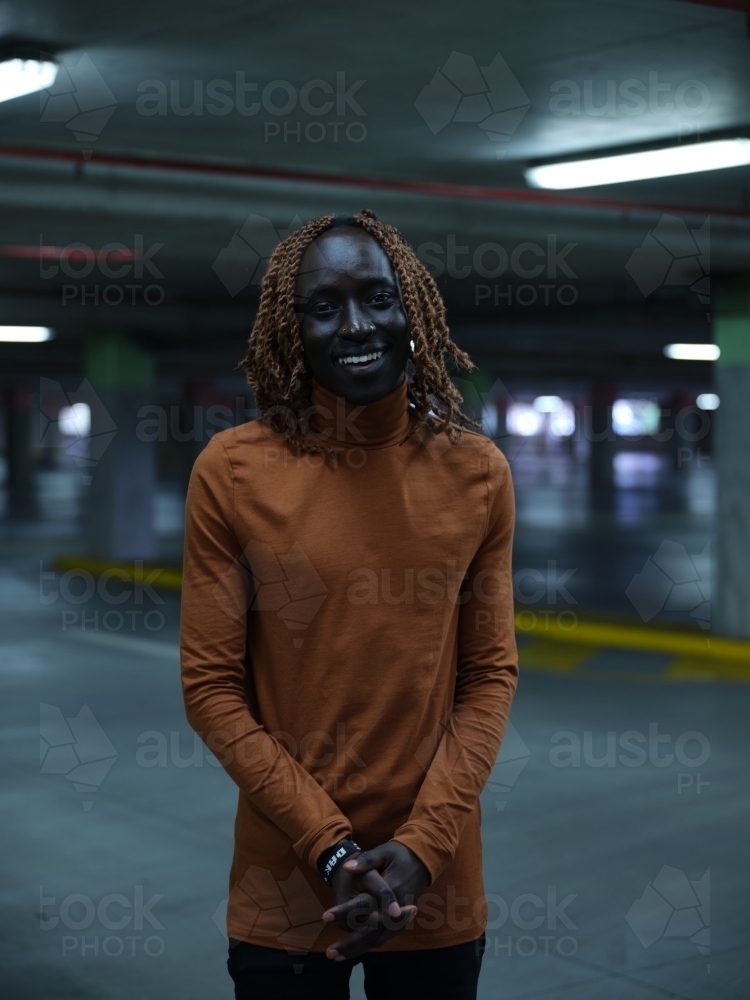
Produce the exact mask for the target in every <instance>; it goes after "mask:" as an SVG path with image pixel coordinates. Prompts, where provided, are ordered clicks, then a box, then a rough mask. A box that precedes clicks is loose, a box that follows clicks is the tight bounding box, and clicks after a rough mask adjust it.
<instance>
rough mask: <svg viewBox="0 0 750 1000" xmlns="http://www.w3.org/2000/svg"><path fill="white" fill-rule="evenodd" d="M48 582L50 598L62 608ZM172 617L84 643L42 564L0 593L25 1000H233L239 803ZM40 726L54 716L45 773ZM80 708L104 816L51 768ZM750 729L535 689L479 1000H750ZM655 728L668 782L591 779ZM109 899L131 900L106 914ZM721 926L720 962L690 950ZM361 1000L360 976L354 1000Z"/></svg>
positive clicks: (529, 680)
mask: <svg viewBox="0 0 750 1000" xmlns="http://www.w3.org/2000/svg"><path fill="white" fill-rule="evenodd" d="M42 582H43V592H44V593H45V594H51V593H52V592H53V591H54V590H55V589H56V587H58V586H59V578H58V580H57V582H55V581H54V580H49V579H45V580H44V581H42ZM162 596H163V598H164V600H165V604H164V605H160V606H159V607H158V608H157V607H155V606H153V605H150V606H148V610H151V611H154V610H156V611H159V612H161V613H162V614H163V615H164V623H163V626H162V627H159V628H154V630H153V632H152V633H150V634H149V633H148V630H147V629H145V628H144V627H143V626H142V625H140V626H139V628H138V629H137V630H136V632H135V633H133V632H130V631H128V630H127V629H122V630H119V631H117V630H116V631H113V632H107V631H106V630H104V629H103V628H101V627H100V628H99V629H98V630H96V629H93V627H92V626H91V625H89V626H88V627H87V630H86V631H85V632H82V631H81V630H80V627H79V626H80V620H79V622H78V623H76V624H75V625H71V626H69V627H67V628H66V629H65V630H64V629H63V618H62V612H63V610H65V609H66V608H67V609H68V610H70V606H69V605H67V604H64V602H61V601H60V600H57V601H52V602H51V603H49V604H44V605H43V604H40V591H39V566H38V563H36V564H35V563H33V562H32V561H31V560H30V559H28V558H20V557H17V558H15V559H13V560H6V562H5V563H4V564H3V565H2V567H1V569H0V626H1V629H0V634H1V635H2V643H1V644H0V683H1V684H2V689H3V691H2V698H0V713H1V714H2V723H3V725H2V734H3V741H4V744H5V753H4V755H3V767H2V788H1V791H0V795H1V799H0V801H1V802H2V811H3V815H4V817H5V822H4V824H3V834H2V837H3V844H2V851H1V852H0V857H2V866H3V869H4V877H3V890H2V917H1V918H0V919H1V921H2V924H1V929H2V934H1V935H0V940H1V941H2V944H1V945H0V948H2V953H3V955H2V962H1V963H0V966H1V967H2V971H1V972H0V996H2V997H3V998H7V1000H16V998H18V1000H21V998H23V1000H26V998H28V997H39V998H43V1000H73V998H75V1000H89V998H91V1000H133V998H134V997H139V998H141V1000H150V998H153V1000H163V998H165V997H179V998H180V1000H208V998H211V1000H221V998H227V1000H229V998H230V996H231V990H230V983H229V980H228V978H227V976H226V973H225V969H224V960H225V942H224V940H223V937H222V934H221V932H220V923H221V920H220V916H219V915H217V910H219V908H220V905H221V902H222V899H223V897H224V896H225V885H226V878H227V870H228V864H229V858H230V852H231V841H232V819H233V815H234V807H235V798H236V796H235V791H234V787H233V785H232V784H231V782H230V781H229V779H228V778H227V777H226V776H225V775H224V773H223V772H222V771H221V770H220V769H219V768H216V767H213V766H210V765H209V764H208V763H207V762H206V753H205V752H204V751H203V750H202V749H201V748H200V747H199V748H198V749H197V752H196V753H195V755H194V744H193V737H192V734H191V733H190V731H189V730H188V726H187V724H186V722H185V719H184V715H183V709H182V703H181V697H180V691H179V686H178V679H177V656H176V646H175V640H176V629H177V614H178V607H177V601H176V598H175V597H171V598H170V597H169V596H168V595H162ZM82 607H83V608H85V610H86V612H87V614H89V615H93V614H94V613H95V612H96V611H97V610H99V611H100V612H103V611H106V610H110V609H109V608H107V607H106V606H101V607H98V606H97V605H96V602H95V601H92V602H89V603H88V604H86V605H84V606H82ZM146 609H147V605H146V604H144V605H143V606H141V607H140V608H132V610H135V611H138V610H146ZM78 610H79V611H80V610H82V608H81V607H79V608H78ZM121 610H123V611H128V610H131V606H130V604H127V605H123V606H122V608H121ZM126 620H127V619H126ZM135 620H136V621H142V616H141V617H139V616H136V618H135ZM110 621H111V620H110ZM160 621H161V620H160V619H157V618H155V617H152V618H151V624H152V625H154V624H158V623H159V622H160ZM629 655H632V656H633V657H637V656H638V654H637V653H633V654H629ZM40 703H44V704H46V705H49V706H51V709H48V710H47V712H48V715H47V720H46V723H45V726H44V727H43V729H42V735H43V736H46V740H47V742H46V743H43V746H42V749H43V752H44V760H45V761H46V762H47V763H46V764H42V766H41V769H40V763H39V760H40V758H39V755H38V746H39V737H40ZM84 705H87V706H88V708H89V709H90V711H91V713H92V716H93V719H94V720H95V721H94V722H92V718H91V716H81V717H80V718H79V719H78V722H77V723H74V728H75V727H77V734H78V736H79V742H78V744H77V746H78V754H79V757H80V758H81V759H82V761H83V763H84V764H85V762H86V761H90V762H93V766H94V767H97V766H100V767H102V768H103V769H106V768H109V769H108V770H106V773H105V774H104V776H103V778H102V780H101V783H100V785H99V787H98V790H97V791H95V792H93V793H92V792H91V790H88V791H87V790H86V786H80V787H81V789H82V790H76V787H75V786H74V784H73V782H72V781H71V780H69V779H68V778H67V777H66V775H65V773H63V770H62V769H64V768H65V767H68V766H69V765H68V764H65V761H64V760H63V762H62V763H61V764H60V765H59V768H58V772H57V773H55V770H54V761H55V760H56V758H55V757H54V755H53V756H52V757H50V754H51V753H52V750H51V749H50V745H52V744H54V745H56V746H58V747H59V746H62V747H66V746H67V745H69V743H70V741H71V740H72V736H70V735H67V736H66V729H65V726H66V724H65V722H64V719H70V718H75V717H77V716H78V714H79V712H80V711H81V709H82V707H83V706H84ZM58 709H59V712H57V711H56V710H58ZM749 710H750V688H749V687H745V686H740V685H735V686H729V685H727V686H724V685H721V684H661V683H649V684H641V683H638V682H637V681H634V682H632V683H622V682H613V681H607V680H604V679H603V680H600V681H597V680H580V679H576V678H573V677H556V676H551V675H545V674H535V673H531V672H528V673H526V674H525V676H524V677H523V679H522V683H521V685H520V689H519V693H518V696H517V699H516V702H515V705H514V712H513V724H514V727H515V730H514V732H513V734H512V736H511V737H509V738H508V740H507V741H506V745H505V748H504V752H503V754H502V755H501V760H500V763H499V765H498V767H497V769H496V771H495V772H494V773H493V778H492V781H491V784H490V785H489V786H488V788H487V790H486V792H485V794H484V816H485V819H484V844H485V872H486V890H487V893H488V894H491V896H492V897H498V898H495V899H494V900H493V902H492V909H491V915H492V919H493V926H492V929H491V930H490V931H489V934H488V938H489V941H488V951H487V955H486V958H485V963H484V967H483V971H482V978H481V988H480V997H481V998H482V1000H490V998H492V1000H506V998H508V1000H509V998H518V997H524V998H527V997H543V998H549V1000H553V998H561V1000H568V998H575V1000H601V998H602V997H606V998H607V1000H618V998H623V1000H624V998H627V1000H631V998H634V1000H657V998H664V997H680V998H691V1000H703V998H705V1000H709V998H710V1000H734V998H737V1000H744V998H746V997H747V996H748V978H749V975H748V968H747V959H746V958H745V957H744V955H743V951H742V949H743V947H744V946H745V944H746V940H747V934H748V930H749V929H750V928H749V927H748V923H749V922H750V921H749V919H748V908H747V898H748V888H749V886H748V865H747V844H748V842H749V838H748V830H747V816H748V805H750V788H749V787H748V786H749V784H750V781H749V779H748V774H747V767H746V758H745V757H744V756H743V753H742V744H743V742H745V734H746V731H747V717H748V711H749ZM97 724H98V726H97ZM653 726H656V727H658V735H660V736H669V738H670V739H669V742H666V741H663V742H661V743H659V744H658V745H656V746H655V748H654V750H655V753H654V754H652V756H654V758H655V759H656V760H657V763H653V762H652V761H651V760H649V759H648V757H647V759H646V760H645V761H644V762H643V763H642V764H640V765H638V766H626V765H625V764H624V763H623V762H622V759H618V758H617V757H615V758H613V764H612V766H610V765H609V763H607V762H605V763H604V766H599V767H598V766H592V763H591V762H595V761H596V760H598V759H600V758H602V757H604V755H605V752H606V740H607V735H606V734H607V733H608V732H610V733H614V734H615V736H614V737H610V739H612V738H614V739H615V740H616V741H617V742H618V745H617V748H616V749H617V754H618V755H621V757H622V758H624V759H628V760H631V761H632V760H633V759H634V755H633V754H632V753H628V754H626V753H625V749H626V748H625V749H624V748H623V747H622V745H621V744H620V741H621V740H625V739H626V738H627V737H626V735H625V734H628V733H630V734H631V737H632V734H633V732H635V733H636V734H637V733H640V734H643V736H644V737H645V738H646V739H648V737H649V727H652V729H651V732H652V733H654V730H653ZM98 727H100V729H99V728H98ZM561 732H566V733H567V734H568V735H567V736H565V737H561V736H560V735H559V734H560V733H561ZM691 732H692V733H695V732H697V733H699V734H701V738H702V739H703V740H704V743H703V746H704V748H705V740H707V741H708V743H709V744H710V751H709V756H708V758H707V759H706V760H705V761H704V762H703V763H702V764H701V765H700V766H698V767H691V766H690V765H689V763H688V764H684V763H680V761H679V760H678V759H675V758H674V757H672V759H671V761H670V759H669V757H668V756H664V755H668V754H670V753H671V754H674V752H675V749H676V746H675V744H676V743H677V745H678V746H679V748H680V755H681V756H682V757H683V759H685V760H687V759H688V758H695V757H696V755H698V753H699V752H700V750H701V744H700V743H699V742H696V741H695V740H693V741H692V742H686V740H682V741H681V742H679V743H678V737H680V735H681V734H685V733H691ZM155 733H156V734H163V737H155V736H154V734H155ZM61 734H62V735H61ZM145 734H150V735H145ZM172 734H176V735H172ZM570 734H573V736H571V735H570ZM655 735H656V733H654V736H655ZM160 738H163V739H164V741H165V743H166V747H167V751H166V755H165V758H164V760H163V761H162V763H163V764H164V766H159V762H157V765H156V766H144V764H145V763H147V762H148V761H146V760H144V758H143V753H142V752H143V750H144V747H145V746H146V744H150V745H153V744H154V742H155V740H157V739H160ZM65 739H67V740H68V744H65V743H61V742H60V741H61V740H65ZM139 739H140V740H141V742H140V743H139ZM576 740H578V741H579V742H580V745H581V759H580V764H579V766H576V761H575V760H573V763H572V764H571V765H570V766H565V767H560V766H556V765H557V764H559V763H561V762H562V760H564V759H565V755H564V754H563V755H561V759H558V758H556V757H554V755H553V757H552V759H551V754H553V752H554V751H555V749H556V748H557V747H559V746H560V745H561V744H567V745H570V743H571V741H572V742H573V744H575V741H576ZM646 750H647V751H648V750H649V747H648V745H647V744H646ZM139 751H141V755H140V757H139ZM64 752H65V753H67V751H64ZM656 755H658V757H657V756H656ZM662 758H663V759H662ZM110 760H112V761H113V763H112V764H111V766H110V765H109V764H107V763H106V762H107V761H110ZM660 760H661V763H662V764H663V766H659V761H660ZM665 760H666V761H667V762H666V763H664V761H665ZM96 761H100V762H101V761H105V763H104V764H98V765H97V764H96ZM79 773H80V775H81V777H82V778H83V777H86V774H85V772H79ZM681 775H682V777H681ZM698 775H700V780H701V785H700V790H698V787H697V779H698ZM99 777H100V775H96V774H94V775H93V776H92V775H91V774H89V775H88V778H89V781H90V782H91V781H93V782H96V780H98V778H99ZM87 803H90V804H89V805H87ZM709 869H710V876H709V878H710V890H708V891H707V888H706V882H705V881H701V880H702V879H703V877H704V875H705V873H706V872H707V870H709ZM694 883H698V886H695V885H694ZM650 885H651V888H649V886H650ZM550 887H551V888H550ZM695 892H698V893H699V897H700V898H697V899H696V898H695ZM644 893H645V895H644ZM111 894H118V896H122V897H124V899H122V898H117V899H113V900H111V901H110V905H109V907H108V908H107V903H106V901H105V908H104V910H103V911H102V912H100V913H97V912H96V910H97V908H99V907H100V904H101V903H102V900H104V898H105V897H107V896H110V895H111ZM569 896H572V898H571V899H568V897H569ZM524 897H525V899H524ZM501 900H502V901H501ZM550 900H551V903H550ZM638 901H641V902H638ZM555 903H556V904H557V909H555ZM709 903H710V913H709ZM149 904H150V906H149ZM634 904H637V905H636V906H635V907H634V908H633V905H634ZM506 908H507V911H508V912H507V916H506V914H505V911H506ZM675 910H676V914H677V915H676V916H674V911H675ZM143 912H145V916H144V915H141V914H142V913H143ZM40 914H41V915H40ZM121 914H122V915H124V917H125V918H127V917H128V916H130V917H132V919H131V920H130V921H129V923H128V924H127V926H124V927H118V926H117V924H118V922H119V918H120V915H121ZM628 915H630V923H629V922H628V921H627V920H626V916H628ZM535 918H536V919H535ZM540 918H541V920H542V922H541V924H540V925H539V926H536V924H538V923H539V920H540ZM631 925H632V926H631ZM706 925H708V926H709V927H710V953H702V952H706V947H705V945H702V946H701V950H699V947H698V945H697V944H696V943H693V942H691V941H690V940H689V937H694V935H695V933H696V932H701V930H702V929H703V928H704V927H705V926H706ZM665 931H666V932H667V933H666V934H665V933H664V932H665ZM670 931H674V932H675V933H671V934H670ZM704 933H705V932H704ZM700 940H701V941H703V940H704V939H703V938H702V937H701V938H700ZM646 945H647V946H646ZM108 953H109V954H108ZM362 995H363V994H362V992H361V975H360V974H357V975H355V977H354V980H353V986H352V996H353V997H354V998H355V1000H356V998H359V997H362Z"/></svg>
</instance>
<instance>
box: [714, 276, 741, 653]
mask: <svg viewBox="0 0 750 1000" xmlns="http://www.w3.org/2000/svg"><path fill="white" fill-rule="evenodd" d="M712 312H713V323H714V339H715V341H716V343H717V344H718V346H719V348H720V349H721V356H720V358H719V360H718V362H717V363H716V368H715V385H716V392H717V393H718V396H719V400H720V404H719V409H718V410H717V411H716V414H715V417H714V419H715V421H716V423H715V436H714V455H715V461H716V488H717V510H716V525H717V543H718V544H717V553H716V572H715V586H714V594H713V595H712V596H713V605H712V612H711V621H712V625H713V627H714V630H715V631H716V632H717V633H718V634H719V635H726V636H735V637H739V638H744V639H750V409H749V406H750V279H747V278H745V279H743V280H738V281H736V282H732V283H731V284H725V285H723V287H721V288H720V289H719V294H718V296H717V302H716V305H715V307H714V309H713V310H712Z"/></svg>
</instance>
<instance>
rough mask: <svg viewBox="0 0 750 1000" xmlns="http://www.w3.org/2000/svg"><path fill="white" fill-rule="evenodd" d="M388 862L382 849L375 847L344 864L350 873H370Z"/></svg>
mask: <svg viewBox="0 0 750 1000" xmlns="http://www.w3.org/2000/svg"><path fill="white" fill-rule="evenodd" d="M387 860H388V858H387V856H386V854H385V852H384V851H383V850H382V848H379V847H374V848H373V849H372V850H371V851H360V853H359V854H356V855H355V856H354V857H353V858H349V859H348V861H345V862H344V868H346V870H347V871H350V872H356V873H357V874H360V873H361V872H367V871H370V869H371V868H380V867H381V866H382V865H383V864H385V862H386V861H387Z"/></svg>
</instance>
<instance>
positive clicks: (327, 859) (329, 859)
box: [318, 839, 362, 885]
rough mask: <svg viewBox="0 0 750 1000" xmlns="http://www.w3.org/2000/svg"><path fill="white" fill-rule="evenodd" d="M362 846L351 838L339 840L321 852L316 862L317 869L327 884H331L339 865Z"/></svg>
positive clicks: (356, 852)
mask: <svg viewBox="0 0 750 1000" xmlns="http://www.w3.org/2000/svg"><path fill="white" fill-rule="evenodd" d="M361 850H362V848H361V847H360V846H359V844H355V843H354V841H353V840H349V839H346V840H340V841H339V842H338V844H336V846H335V847H334V848H333V849H332V850H330V851H327V852H326V853H325V854H323V855H322V856H321V858H320V861H319V862H318V871H319V872H320V874H321V876H322V878H323V880H324V881H325V882H327V883H328V885H332V884H333V875H334V872H335V871H336V869H337V868H338V866H339V865H342V864H343V863H344V862H345V861H346V860H347V858H350V857H351V856H352V854H358V853H359V852H360V851H361Z"/></svg>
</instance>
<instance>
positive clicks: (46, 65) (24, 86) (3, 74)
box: [0, 59, 57, 101]
mask: <svg viewBox="0 0 750 1000" xmlns="http://www.w3.org/2000/svg"><path fill="white" fill-rule="evenodd" d="M56 76H57V63H54V62H50V61H49V60H44V61H40V60H38V59H6V60H5V61H4V62H0V101H12V100H13V98H14V97H23V96H24V94H33V93H35V92H36V91H37V90H44V89H45V88H47V87H51V86H52V84H53V83H54V82H55V77H56Z"/></svg>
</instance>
